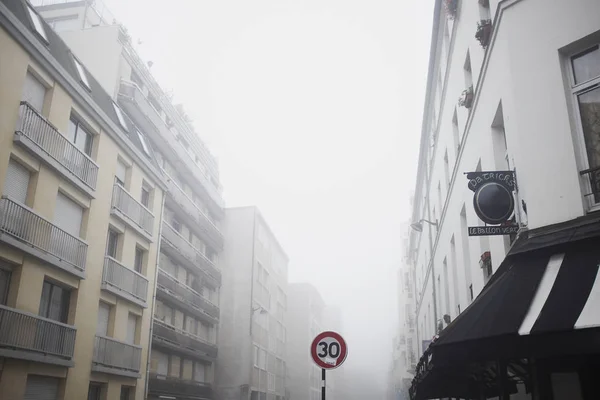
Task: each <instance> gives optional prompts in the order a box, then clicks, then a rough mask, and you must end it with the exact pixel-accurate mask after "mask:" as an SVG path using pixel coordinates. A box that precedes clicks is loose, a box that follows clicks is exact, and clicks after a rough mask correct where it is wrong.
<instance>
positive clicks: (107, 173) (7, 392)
mask: <svg viewBox="0 0 600 400" xmlns="http://www.w3.org/2000/svg"><path fill="white" fill-rule="evenodd" d="M0 49H1V51H2V54H3V57H1V58H0V85H1V86H2V88H3V89H2V93H1V94H0V192H2V190H3V185H4V180H5V176H6V168H7V165H8V162H9V158H11V157H12V158H14V159H16V160H17V161H18V162H20V163H22V165H24V166H26V167H27V168H28V169H30V171H31V172H32V177H33V179H32V183H31V184H30V191H29V192H30V193H29V195H28V200H27V205H28V206H30V207H31V208H32V209H33V210H34V211H35V212H36V213H38V214H40V215H41V216H43V217H45V218H47V219H49V220H50V221H52V220H53V218H54V209H55V201H56V196H57V193H58V192H59V191H60V192H62V193H64V194H66V195H67V196H68V197H70V198H71V199H72V200H74V201H75V202H77V203H78V204H79V205H80V206H82V207H83V208H84V209H85V212H84V222H83V226H82V234H81V237H82V239H83V240H85V241H86V242H87V243H88V245H89V247H88V252H87V263H86V279H84V280H79V279H76V278H75V277H74V276H71V275H70V274H68V273H66V272H63V271H61V270H58V269H56V268H54V267H51V266H49V265H47V264H44V263H42V262H40V261H38V260H36V259H34V258H32V257H29V256H26V255H23V254H22V253H20V252H19V251H16V250H14V249H11V248H7V247H6V246H0V258H3V259H5V260H8V261H9V262H11V263H14V265H15V269H14V272H13V275H12V279H11V286H10V292H9V303H8V306H9V307H14V308H17V309H20V310H25V311H28V312H32V313H34V314H37V313H38V310H39V302H40V295H41V289H42V284H43V281H44V279H45V278H46V277H48V278H51V279H54V280H56V281H58V282H60V283H61V284H63V285H64V286H66V287H69V288H71V289H72V295H71V307H70V313H69V320H68V323H69V324H72V325H74V326H75V327H76V328H77V336H76V343H75V356H74V362H75V367H74V368H71V369H68V370H67V369H66V368H59V367H50V366H44V365H42V364H36V363H33V362H24V361H16V360H5V363H4V367H3V372H2V377H1V379H0V397H2V398H11V399H13V398H14V399H19V398H21V397H22V395H23V393H24V390H25V383H26V379H27V374H33V373H35V374H42V375H49V376H61V377H63V378H65V380H64V387H63V391H64V398H65V399H76V398H84V397H85V396H86V395H87V390H88V384H89V381H90V379H94V380H98V381H103V382H106V383H107V390H108V394H109V397H108V398H109V399H113V398H116V396H118V392H119V391H120V387H121V384H127V385H130V386H136V387H137V389H136V399H137V400H141V399H142V398H143V390H144V379H139V380H135V379H124V378H116V377H114V376H108V375H104V374H102V375H97V374H94V376H92V375H90V368H91V363H92V354H93V343H94V335H95V332H96V321H97V313H98V303H99V300H100V298H102V299H103V300H105V301H107V302H108V303H110V304H112V305H113V306H114V312H113V326H114V328H113V334H114V337H115V338H116V339H119V340H123V339H125V335H126V323H127V314H128V313H129V312H132V313H135V314H138V315H139V316H141V318H140V322H139V326H138V329H137V332H138V335H137V338H136V343H137V344H139V345H141V346H142V347H143V348H144V351H143V353H142V363H141V371H140V373H141V375H142V377H145V371H146V359H147V358H146V357H147V349H148V345H149V343H148V335H147V334H145V333H146V332H148V331H149V328H150V322H151V315H150V311H149V310H151V307H152V293H153V287H154V276H155V266H156V264H155V260H156V251H157V242H158V240H157V239H158V228H159V226H160V210H161V204H162V196H163V193H162V191H161V189H160V188H159V187H156V190H154V199H153V203H152V210H151V211H152V212H153V213H154V215H155V223H154V229H153V233H154V241H153V242H151V243H150V242H148V241H146V240H145V239H143V238H142V237H141V236H139V235H138V234H137V233H135V232H134V231H133V230H131V229H129V228H127V227H125V226H123V225H122V224H121V223H119V222H118V221H116V220H114V219H113V217H111V216H110V204H111V196H112V187H113V181H114V174H115V170H116V164H117V157H121V158H122V159H124V160H126V161H129V162H130V163H131V168H130V176H129V179H128V180H129V181H128V183H127V185H128V187H129V190H130V192H131V193H133V195H134V196H135V197H138V196H139V194H140V193H141V186H142V181H146V182H148V183H150V184H152V185H153V184H155V183H154V182H155V178H154V177H149V176H147V175H146V174H145V173H144V172H143V171H142V170H141V168H139V167H138V166H137V165H136V164H133V163H132V161H131V157H130V155H129V151H128V150H127V149H126V148H121V147H119V146H118V145H117V144H116V143H115V142H114V141H113V140H112V139H111V138H110V137H109V136H108V135H107V134H106V133H105V132H103V131H102V130H101V129H100V127H99V125H98V124H97V123H96V121H94V120H92V119H91V118H90V117H89V116H88V115H86V113H85V112H84V111H83V109H82V108H81V107H80V106H79V104H78V103H77V102H75V101H73V100H72V99H71V98H70V96H69V95H68V94H67V92H66V91H65V90H64V89H63V88H62V87H60V86H59V85H58V84H57V83H55V81H54V79H53V75H52V74H53V73H54V72H50V71H45V70H43V69H42V68H41V67H39V65H37V64H36V62H35V61H34V60H33V59H31V58H30V57H29V55H28V54H27V53H26V52H25V51H24V50H23V49H22V48H21V47H20V46H19V45H18V44H17V43H16V42H15V41H14V40H13V39H12V38H10V37H9V36H8V34H7V33H6V32H5V31H4V30H3V29H2V30H0ZM28 69H30V70H31V71H33V72H34V73H35V74H36V75H37V76H38V77H40V79H41V80H42V81H43V82H44V84H46V85H47V87H48V91H47V95H46V100H45V105H44V110H43V114H44V115H45V116H46V117H47V118H48V120H49V121H50V122H51V123H52V124H53V125H54V126H56V127H57V128H58V129H59V130H60V131H61V132H66V130H67V126H68V121H69V117H70V115H71V112H74V113H76V114H77V115H78V116H79V117H80V118H82V119H83V120H84V121H85V122H86V123H87V124H88V126H89V127H90V128H91V130H92V131H93V132H94V134H95V137H94V146H93V152H92V158H93V159H95V160H96V161H97V163H98V164H99V166H100V169H99V175H98V184H97V189H96V198H95V199H94V200H90V199H89V198H88V197H86V196H84V195H83V194H82V192H80V191H78V189H76V188H75V187H74V186H72V185H71V184H70V183H68V182H66V181H65V180H63V179H62V177H61V176H60V175H59V174H57V173H56V172H54V170H51V169H50V168H48V167H47V166H46V165H45V164H43V163H41V162H40V161H39V159H37V158H36V157H35V156H33V155H31V154H29V153H26V152H25V151H23V150H22V149H21V148H17V147H15V145H13V141H12V139H13V134H14V131H15V127H16V124H17V116H18V109H19V101H20V99H21V94H22V90H23V83H24V80H25V75H26V72H27V70H28ZM109 223H111V224H113V225H115V226H117V227H120V229H121V230H122V232H123V246H122V247H123V252H122V258H121V262H122V263H123V264H124V265H126V266H129V267H132V266H133V260H134V251H135V245H136V244H138V245H140V246H141V247H144V248H146V249H147V250H148V255H147V262H146V266H145V270H144V271H143V272H144V275H146V277H147V278H148V280H149V284H148V288H149V289H148V299H149V301H148V303H149V308H148V309H146V310H144V309H142V308H141V307H139V306H136V305H133V304H131V303H128V302H126V301H124V300H121V299H118V298H115V297H114V296H112V295H107V294H105V293H101V290H100V284H101V277H102V270H103V262H104V254H105V246H106V234H107V230H108V226H109ZM142 333H144V334H142Z"/></svg>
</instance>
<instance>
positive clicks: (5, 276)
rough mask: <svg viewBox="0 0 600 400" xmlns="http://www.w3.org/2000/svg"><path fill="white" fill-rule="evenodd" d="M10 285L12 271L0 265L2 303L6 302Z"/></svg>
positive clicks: (0, 296)
mask: <svg viewBox="0 0 600 400" xmlns="http://www.w3.org/2000/svg"><path fill="white" fill-rule="evenodd" d="M9 285H10V271H7V270H5V269H2V266H1V265H0V304H6V298H7V295H8V286H9Z"/></svg>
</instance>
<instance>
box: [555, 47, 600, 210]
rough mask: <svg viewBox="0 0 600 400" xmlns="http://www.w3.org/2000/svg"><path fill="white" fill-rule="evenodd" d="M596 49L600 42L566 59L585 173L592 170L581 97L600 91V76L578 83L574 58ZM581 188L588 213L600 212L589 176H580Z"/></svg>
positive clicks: (581, 166)
mask: <svg viewBox="0 0 600 400" xmlns="http://www.w3.org/2000/svg"><path fill="white" fill-rule="evenodd" d="M594 48H598V51H600V41H596V42H595V43H593V44H589V43H586V45H585V46H583V45H582V46H579V47H577V48H576V49H575V50H573V51H570V52H569V53H567V54H566V55H565V59H564V65H565V70H566V75H567V77H566V78H567V80H568V90H569V96H570V100H571V102H572V111H573V113H574V115H573V119H574V123H575V127H576V129H575V130H576V138H575V152H576V156H577V165H578V168H579V171H578V172H580V171H585V170H587V169H589V168H590V162H589V158H588V154H587V147H586V144H585V133H584V131H583V123H582V120H581V119H582V118H581V117H582V116H581V108H580V107H579V96H581V95H583V94H585V93H588V92H591V91H593V90H596V89H600V74H599V75H597V76H596V77H594V78H591V79H588V80H586V81H583V82H580V83H577V81H576V79H575V70H574V66H573V58H575V57H577V56H580V55H583V54H585V53H587V52H590V51H591V50H592V49H594ZM580 188H581V196H582V198H583V199H582V200H583V202H584V204H585V206H586V209H587V211H588V212H592V211H598V210H600V202H596V201H595V199H594V195H593V194H589V195H588V193H592V185H591V183H590V179H589V177H588V176H587V174H586V175H580Z"/></svg>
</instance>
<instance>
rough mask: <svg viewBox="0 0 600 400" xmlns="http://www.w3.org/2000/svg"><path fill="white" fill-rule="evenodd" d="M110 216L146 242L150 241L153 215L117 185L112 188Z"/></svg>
mask: <svg viewBox="0 0 600 400" xmlns="http://www.w3.org/2000/svg"><path fill="white" fill-rule="evenodd" d="M111 214H113V215H114V216H116V217H117V218H119V219H120V220H122V221H123V222H125V223H126V224H127V225H129V226H130V227H132V228H133V229H134V230H136V231H137V232H138V233H139V234H140V235H142V236H143V237H145V238H146V239H147V240H148V241H150V242H151V241H152V227H153V226H154V215H152V213H151V212H150V210H148V209H147V208H146V207H144V205H143V204H142V203H140V202H139V201H137V200H136V199H134V198H133V196H132V195H131V194H129V192H128V191H127V190H125V188H124V187H123V186H121V185H119V184H117V183H115V185H114V186H113V196H112V208H111Z"/></svg>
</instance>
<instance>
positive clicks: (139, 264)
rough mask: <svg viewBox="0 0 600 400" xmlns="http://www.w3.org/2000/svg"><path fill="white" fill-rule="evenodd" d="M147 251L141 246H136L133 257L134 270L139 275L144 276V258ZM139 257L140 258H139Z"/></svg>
mask: <svg viewBox="0 0 600 400" xmlns="http://www.w3.org/2000/svg"><path fill="white" fill-rule="evenodd" d="M145 252H146V251H145V250H144V249H142V248H141V247H139V246H135V252H134V257H133V269H134V271H135V272H137V273H138V274H140V275H141V274H142V273H143V271H144V257H145V254H144V253H145ZM138 255H139V258H138Z"/></svg>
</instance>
